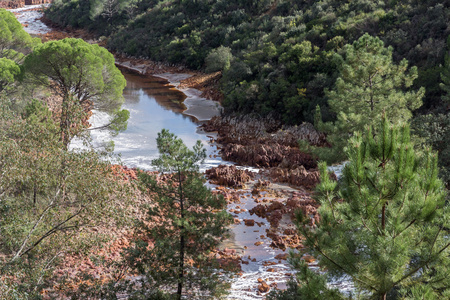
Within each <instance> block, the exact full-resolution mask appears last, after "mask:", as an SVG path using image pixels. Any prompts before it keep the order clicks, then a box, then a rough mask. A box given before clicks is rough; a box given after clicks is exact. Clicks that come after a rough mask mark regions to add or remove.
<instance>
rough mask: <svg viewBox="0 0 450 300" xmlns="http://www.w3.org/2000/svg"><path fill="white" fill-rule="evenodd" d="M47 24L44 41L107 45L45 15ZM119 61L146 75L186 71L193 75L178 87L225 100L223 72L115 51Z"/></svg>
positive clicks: (203, 95) (212, 98) (82, 31)
mask: <svg viewBox="0 0 450 300" xmlns="http://www.w3.org/2000/svg"><path fill="white" fill-rule="evenodd" d="M41 21H42V22H44V23H45V24H46V25H47V26H49V27H50V28H52V29H53V30H52V31H51V32H49V33H47V34H45V35H42V37H41V38H42V39H43V40H44V41H48V40H59V39H63V38H66V37H75V38H81V39H83V40H85V41H89V42H92V43H97V44H99V45H100V46H103V47H106V44H107V40H106V39H103V40H101V41H100V40H98V38H97V36H96V35H95V34H93V33H92V32H88V31H86V30H83V29H74V28H71V27H65V28H63V27H61V26H58V25H56V24H54V23H52V22H51V21H50V20H48V19H46V18H45V17H42V18H41ZM113 54H114V56H115V58H116V61H117V62H118V63H123V62H127V63H129V64H130V65H131V66H139V69H141V70H143V71H142V73H143V74H144V75H157V74H162V73H186V74H190V75H192V76H191V77H189V78H187V79H184V80H182V81H181V82H180V85H179V87H178V88H180V89H183V88H194V89H197V90H200V91H202V94H201V97H204V98H207V99H211V100H216V101H219V102H221V101H222V100H223V94H222V92H220V86H219V81H220V79H221V78H222V73H221V72H215V73H211V74H205V73H203V72H200V71H193V70H189V69H188V68H186V67H185V66H182V65H173V64H168V63H163V62H155V61H152V60H150V59H143V58H136V57H131V56H126V55H123V54H121V53H113Z"/></svg>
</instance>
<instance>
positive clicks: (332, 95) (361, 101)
mask: <svg viewBox="0 0 450 300" xmlns="http://www.w3.org/2000/svg"><path fill="white" fill-rule="evenodd" d="M344 49H345V58H343V57H341V56H340V55H337V56H336V59H337V60H338V61H340V63H339V64H338V65H340V67H339V69H340V75H339V78H338V79H337V80H336V86H335V88H334V89H333V90H332V91H330V92H328V93H327V96H328V99H329V101H328V104H329V105H330V108H331V109H332V111H334V112H335V113H336V114H337V119H338V125H339V127H341V128H342V129H345V130H346V132H349V133H353V132H354V131H362V130H363V129H364V128H365V125H375V124H377V123H378V122H379V120H380V119H381V115H382V114H383V112H385V113H386V116H387V117H388V118H389V119H390V120H392V121H393V122H395V121H398V120H401V121H407V120H409V119H410V118H411V116H412V114H411V111H412V110H415V109H417V108H419V107H420V106H421V105H422V98H423V96H424V92H425V91H424V89H423V88H421V89H420V90H419V91H417V92H414V91H409V92H404V91H403V89H404V88H409V87H411V85H412V83H413V81H414V79H416V78H417V68H416V67H412V68H411V69H410V70H409V72H407V69H408V61H407V60H406V59H403V60H402V61H401V62H400V63H399V64H398V65H396V64H395V63H394V62H393V61H392V51H393V49H392V47H388V48H386V47H384V43H383V41H381V40H380V39H379V38H378V37H372V36H370V35H369V34H367V33H366V34H364V35H363V36H362V37H360V38H359V39H358V40H357V41H355V42H354V43H353V44H352V45H346V46H345V48H344Z"/></svg>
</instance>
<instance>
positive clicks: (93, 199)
mask: <svg viewBox="0 0 450 300" xmlns="http://www.w3.org/2000/svg"><path fill="white" fill-rule="evenodd" d="M449 4H450V1H437V0H436V1H434V0H431V1H420V0H416V1H414V0H405V1H396V0H391V1H388V0H386V1H369V0H347V1H337V0H323V1H312V0H303V1H300V0H297V1H287V0H260V1H256V0H255V1H242V0H228V1H227V0H216V1H213V0H177V1H175V0H162V1H157V0H55V1H54V2H53V4H52V5H51V6H50V7H49V8H47V9H46V12H45V13H46V18H47V19H48V20H50V21H51V22H52V23H53V24H54V25H55V24H56V25H59V26H61V27H72V28H83V29H87V30H89V31H91V32H92V33H94V34H95V35H97V36H98V40H100V41H106V44H107V47H108V48H109V50H111V51H115V52H117V53H121V54H125V55H129V56H134V57H138V58H148V59H151V60H155V61H160V62H165V63H167V64H171V65H179V66H181V65H182V66H186V67H188V68H190V69H196V70H200V71H204V72H206V73H216V72H218V73H219V74H220V76H221V79H220V89H221V91H222V93H223V94H224V100H223V105H224V107H225V109H226V114H227V115H226V116H220V117H219V118H217V119H216V120H215V122H219V123H220V122H221V121H222V120H225V121H224V122H226V120H230V119H231V120H233V122H235V123H241V124H240V125H241V126H240V127H239V124H237V125H236V126H235V128H232V129H231V131H232V130H235V131H239V130H242V128H244V127H248V128H245V130H244V131H246V130H247V129H248V132H253V131H252V130H253V129H254V128H253V127H257V128H256V129H257V130H256V131H254V132H257V133H261V132H263V134H261V136H258V139H255V140H256V141H257V143H260V144H261V145H258V146H261V148H262V149H263V150H264V151H265V152H270V151H272V150H273V149H274V148H276V147H278V148H281V147H280V145H281V142H274V141H276V140H277V139H278V140H279V141H281V140H282V138H283V137H286V136H288V135H289V134H291V133H292V132H293V131H295V130H297V129H298V130H299V131H301V130H302V128H306V127H308V128H313V129H314V128H315V129H314V130H310V131H308V133H307V134H304V135H302V136H307V137H306V138H303V137H302V138H294V137H293V136H290V140H289V139H288V140H289V146H286V149H289V150H292V152H281V154H279V155H278V158H277V159H278V161H276V166H277V167H280V166H281V165H287V166H286V169H289V168H291V169H292V170H294V166H292V165H294V163H291V162H290V161H288V160H287V158H289V157H287V156H289V155H288V154H289V153H294V154H293V155H292V156H293V157H294V158H295V159H297V162H298V161H300V162H301V163H299V164H300V166H299V165H295V168H297V169H295V170H298V168H300V167H301V168H303V169H302V170H303V171H302V173H301V174H300V175H305V174H306V175H305V176H309V175H311V174H312V175H311V176H315V177H314V180H315V181H314V184H312V185H311V186H308V188H306V185H303V187H305V188H304V189H303V188H302V189H301V191H302V193H303V192H305V193H304V194H305V195H306V194H308V195H311V196H310V198H304V199H303V198H302V199H299V198H298V197H297V196H296V197H297V200H298V201H299V202H301V201H304V200H305V199H307V201H309V202H308V207H309V209H311V210H309V211H308V210H303V208H300V209H299V207H301V206H297V210H296V211H295V212H294V211H292V212H290V213H292V215H290V218H291V219H289V220H292V221H293V222H292V223H293V224H295V225H296V227H293V229H292V230H290V231H291V232H293V234H294V235H296V237H297V238H298V239H299V240H301V243H302V244H301V248H297V249H300V250H299V251H296V252H295V253H294V252H292V253H291V254H290V255H289V263H290V264H291V265H292V266H293V268H294V269H296V270H297V272H295V274H291V275H292V276H290V280H289V282H288V283H287V288H286V289H284V290H277V289H275V288H274V289H272V291H271V292H270V293H269V290H270V287H269V286H267V287H268V289H266V290H265V292H264V293H267V294H266V296H267V299H274V300H275V299H277V300H280V299H308V300H309V299H317V300H320V299H380V300H386V299H411V300H413V299H448V298H449V297H450V289H449V287H450V278H449V277H448V268H449V266H450V262H449V260H450V242H449V228H450V218H449V216H450V212H449V208H450V206H449V205H448V204H449V203H448V199H449V197H448V188H449V182H450V147H449V145H450V117H449V114H448V107H449V105H450V102H449V101H450V38H449V35H450V27H449V24H450V22H449V21H450V20H449V18H450V5H449ZM125 85H126V82H125V79H124V77H123V75H122V74H121V72H120V71H119V70H118V69H117V67H116V66H115V64H114V56H113V55H112V54H111V53H110V52H108V51H107V50H106V49H105V48H102V47H100V46H98V45H97V44H89V43H87V42H85V41H83V40H81V39H75V38H65V39H62V40H57V41H47V42H42V41H41V40H40V39H38V38H32V37H31V36H30V35H29V34H27V33H26V32H25V31H24V29H23V27H22V26H21V24H19V22H18V21H17V20H16V19H15V17H14V15H13V14H12V13H11V12H7V11H6V10H3V9H0V171H1V176H0V215H1V218H0V279H1V280H0V298H2V299H8V300H9V299H11V300H12V299H52V298H64V297H71V298H72V299H81V298H90V299H119V298H120V297H122V296H123V295H126V296H127V297H129V298H130V299H177V300H178V299H182V298H183V299H184V298H188V299H212V298H218V297H222V296H223V295H225V294H226V293H227V289H228V288H229V285H230V283H229V279H230V278H231V277H232V276H233V272H229V271H236V270H228V269H227V268H225V266H227V265H226V264H223V263H224V261H223V258H224V257H225V256H221V255H222V254H220V255H219V253H220V250H218V247H219V243H220V242H221V241H223V239H224V238H225V237H226V235H227V232H228V231H227V230H228V229H227V228H228V226H229V225H230V224H232V223H233V222H236V220H237V221H239V218H237V217H238V216H237V215H234V217H235V218H234V219H233V215H230V214H229V213H228V212H227V211H226V207H227V204H229V203H230V202H228V203H227V201H233V199H232V198H233V197H234V196H230V195H231V194H226V193H225V192H224V194H221V192H220V191H219V192H217V191H215V192H212V191H211V190H210V189H209V188H208V187H206V186H205V184H204V183H205V181H206V179H205V175H204V174H203V173H201V172H200V170H199V164H200V163H201V162H203V161H204V160H205V159H206V150H205V149H204V148H203V147H202V144H201V142H200V141H199V142H197V144H196V145H195V146H194V147H193V148H192V149H190V148H188V147H187V146H186V145H184V143H183V141H182V140H181V139H180V138H177V137H176V136H175V135H174V134H172V133H170V132H169V131H167V130H162V131H161V132H160V133H159V134H158V138H157V140H156V144H157V148H158V152H159V157H158V158H157V159H155V160H153V161H152V164H153V166H154V167H155V168H157V169H158V171H159V172H147V171H143V170H139V169H129V168H127V167H124V166H122V165H112V164H111V162H115V161H116V159H117V158H116V157H114V156H113V155H112V152H111V148H110V147H109V146H110V145H103V146H104V147H101V148H100V149H98V148H94V147H93V144H92V143H91V142H92V141H91V139H90V133H89V132H90V131H91V130H95V128H90V125H89V124H88V122H87V120H88V118H89V116H90V115H91V113H92V110H93V109H97V110H100V111H104V112H106V113H108V114H109V115H110V119H109V121H110V122H109V123H108V124H107V125H105V126H104V127H105V128H106V129H107V130H109V131H110V132H111V133H113V134H117V133H118V132H120V131H123V130H124V129H126V127H127V120H128V118H129V112H128V111H126V110H123V109H122V108H121V106H122V104H123V101H124V98H123V95H122V93H123V89H124V87H125ZM246 117H248V119H245V118H246ZM227 118H228V119H227ZM239 118H241V119H239ZM217 120H219V121H217ZM236 120H237V121H236ZM245 120H251V121H248V122H247V121H245ZM254 120H257V121H255V123H253V127H252V126H249V124H251V122H253V121H254ZM240 121H242V122H240ZM264 122H266V123H264ZM271 122H272V123H271ZM304 122H310V123H312V124H313V125H311V124H306V126H304V127H302V126H303V125H305V124H304ZM211 123H212V122H211ZM254 124H256V125H254ZM261 124H263V125H264V126H263V125H261ZM267 124H269V125H267ZM270 124H277V125H276V126H275V125H274V126H270ZM278 124H282V125H278ZM210 125H211V124H210ZM265 125H267V126H265ZM297 125H302V126H297ZM211 126H212V125H211ZM272 127H273V128H276V129H272ZM105 128H103V129H105ZM227 129H230V128H227ZM276 130H278V131H276ZM313 131H314V132H315V133H316V136H317V137H320V138H318V140H320V143H313V142H312V139H311V137H310V136H309V133H311V132H313ZM232 134H233V132H232ZM236 136H237V139H239V140H241V138H240V137H241V136H240V135H236ZM75 137H77V138H78V139H80V141H81V142H82V143H83V144H84V146H85V148H84V149H77V150H74V149H72V148H71V147H70V144H71V141H72V140H73V139H74V138H75ZM288 137H289V136H288ZM219 138H220V132H219ZM270 138H273V139H270ZM308 138H310V139H308ZM302 139H303V140H302ZM242 140H244V139H242ZM245 140H246V141H244V142H247V143H250V142H252V141H249V140H250V138H245ZM278 143H280V144H278ZM229 144H232V143H231V142H230V143H229ZM272 144H275V145H272ZM318 145H320V146H321V147H319V146H318ZM226 146H230V145H226ZM231 146H235V145H231ZM246 146H248V145H246ZM236 147H237V148H239V147H241V148H240V149H243V148H244V146H242V144H240V145H237V146H236ZM271 147H273V148H271ZM250 149H252V148H250ZM253 149H256V148H253ZM283 149H284V148H283ZM253 154H254V153H251V154H250V156H256V155H253ZM274 156H276V155H274ZM289 159H292V158H289ZM273 160H274V161H275V160H276V159H273ZM320 160H321V162H319V161H320ZM306 161H310V162H311V164H312V166H313V167H308V168H305V166H306V163H305V162H306ZM337 161H339V162H342V161H347V164H346V165H345V167H344V168H343V174H342V176H341V178H340V179H339V180H336V179H337V177H336V176H335V175H332V174H329V169H328V168H327V163H330V162H337ZM317 166H318V168H316V167H317ZM257 167H260V168H261V169H264V166H259V165H257ZM272 167H273V166H271V165H270V164H268V166H267V167H266V169H265V170H266V171H269V172H268V173H270V171H273V169H275V168H272ZM213 169H214V168H213ZM292 170H291V171H292ZM295 170H294V171H295ZM242 172H243V171H242ZM246 174H247V173H246ZM248 174H250V173H248ZM225 175H228V174H225ZM247 176H249V175H247ZM267 176H269V175H267ZM268 178H269V179H271V180H273V178H270V177H268ZM305 178H306V177H305ZM258 184H260V185H261V189H263V188H265V187H267V185H270V184H271V183H270V182H265V181H261V180H259V181H258ZM255 186H256V184H255ZM241 187H242V186H241ZM312 187H315V190H314V191H310V190H309V189H312ZM221 188H222V191H225V190H227V192H228V191H229V190H228V189H225V188H224V187H221ZM236 189H237V188H236ZM307 189H308V191H307ZM218 190H219V189H218ZM254 192H255V194H257V193H258V190H257V189H256V188H255V189H254V190H251V191H250V192H249V193H250V194H251V195H250V197H252V198H253V194H254ZM266 192H267V191H266ZM292 195H294V194H292ZM223 196H226V197H228V198H226V197H223ZM308 197H309V196H308ZM238 198H239V197H238ZM294 198H295V197H294V196H292V198H289V200H287V198H286V199H285V200H286V202H291V203H293V202H296V201H297V200H294ZM230 199H231V200H230ZM254 199H255V202H257V201H256V200H258V198H256V196H255V198H254ZM258 201H259V200H258ZM266 202H267V201H266ZM275 202H277V201H274V203H271V204H270V205H272V204H275V205H278V206H283V205H284V204H282V203H281V202H277V203H275ZM312 210H314V211H315V212H314V214H312V213H311V211H312ZM271 213H272V216H274V215H276V213H274V211H272V212H269V214H268V216H269V215H270V214H271ZM236 214H237V213H236ZM287 215H288V214H287V213H285V214H284V215H283V214H281V216H279V217H280V218H282V217H285V216H287ZM245 221H246V220H244V223H246V224H245V226H248V225H247V222H245ZM247 221H249V220H247ZM250 221H254V220H250ZM267 221H268V222H271V220H269V218H267ZM253 225H254V224H253ZM253 225H252V226H253ZM258 225H259V224H258ZM119 232H120V235H121V238H122V237H124V236H125V238H124V239H120V240H116V238H117V236H118V234H119ZM266 235H267V237H270V238H271V239H272V240H274V241H275V239H274V237H275V236H274V235H272V236H269V234H268V233H267V232H266ZM263 237H264V236H263ZM264 238H265V237H264ZM115 242H120V243H121V246H120V247H116V248H114V247H113V246H114V245H115V244H114V243H115ZM255 246H258V245H256V244H255ZM285 248H286V247H285ZM94 249H95V250H99V251H100V252H102V253H103V254H104V253H106V252H108V251H111V252H114V255H115V259H112V260H111V259H110V257H107V256H103V254H98V253H94V252H93V250H94ZM106 249H112V250H108V251H106ZM104 250H105V251H104ZM232 250H234V249H232ZM283 251H284V250H283ZM224 252H225V251H224ZM231 252H233V251H231ZM234 252H235V250H234ZM108 253H109V252H108ZM305 253H309V254H311V255H312V257H313V258H314V259H317V262H318V264H319V265H320V267H323V268H324V270H327V272H324V274H322V273H318V272H314V271H312V270H311V269H310V268H309V267H308V265H307V264H306V263H305V259H304V257H303V254H305ZM286 256H287V255H286ZM248 259H250V256H248ZM86 261H88V262H89V264H90V265H91V266H94V265H95V267H101V268H103V269H101V270H102V271H101V272H100V273H95V274H92V273H89V270H87V269H88V268H87V269H85V270H81V271H80V272H79V273H75V272H72V271H69V272H67V268H66V267H67V266H69V267H68V268H70V264H71V263H72V264H79V263H81V262H82V263H83V264H85V263H86ZM241 262H242V263H244V261H243V260H242V258H238V265H239V264H240V263H241ZM65 268H66V269H65ZM108 272H110V273H108ZM330 278H350V279H351V281H352V283H353V284H354V287H355V288H354V289H353V290H352V292H351V294H348V293H343V292H342V291H340V290H338V289H334V288H332V287H331V286H330V285H329V284H327V280H329V279H330ZM258 282H259V280H258ZM266 285H267V284H266Z"/></svg>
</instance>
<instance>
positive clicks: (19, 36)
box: [0, 8, 40, 62]
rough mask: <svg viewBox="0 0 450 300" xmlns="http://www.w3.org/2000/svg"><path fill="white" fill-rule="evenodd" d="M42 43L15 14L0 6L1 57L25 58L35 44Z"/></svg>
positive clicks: (16, 59)
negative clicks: (31, 34) (26, 29)
mask: <svg viewBox="0 0 450 300" xmlns="http://www.w3.org/2000/svg"><path fill="white" fill-rule="evenodd" d="M39 43H40V39H39V38H32V37H31V36H30V35H29V34H28V33H27V32H25V30H24V29H23V27H22V25H21V24H20V23H19V21H17V19H16V17H15V16H14V14H13V13H12V12H10V11H7V10H5V9H3V8H0V58H8V59H11V60H14V61H16V62H20V61H21V60H22V59H23V57H24V56H23V53H25V54H26V53H27V52H29V51H30V50H31V48H32V47H33V46H35V45H36V44H39Z"/></svg>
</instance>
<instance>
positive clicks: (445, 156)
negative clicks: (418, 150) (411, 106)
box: [412, 114, 450, 186]
mask: <svg viewBox="0 0 450 300" xmlns="http://www.w3.org/2000/svg"><path fill="white" fill-rule="evenodd" d="M412 128H413V130H414V131H413V132H414V134H416V135H418V136H420V137H422V138H423V139H424V140H425V142H426V144H428V145H431V146H432V147H433V149H434V150H435V151H437V152H438V154H439V175H440V177H441V178H442V180H443V181H444V182H445V183H446V184H447V186H449V184H450V115H449V114H428V115H422V116H418V117H416V118H415V119H414V120H413V122H412Z"/></svg>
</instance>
